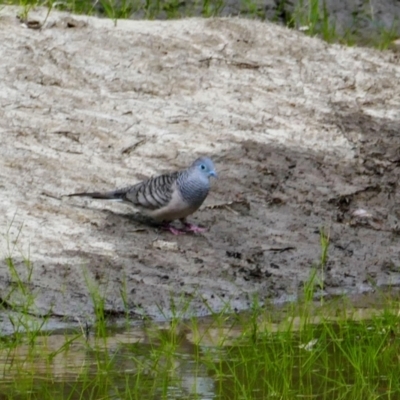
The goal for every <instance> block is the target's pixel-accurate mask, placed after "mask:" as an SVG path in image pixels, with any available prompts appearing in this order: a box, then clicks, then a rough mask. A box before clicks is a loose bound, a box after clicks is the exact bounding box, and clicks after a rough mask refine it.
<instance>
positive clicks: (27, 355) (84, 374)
mask: <svg viewBox="0 0 400 400" xmlns="http://www.w3.org/2000/svg"><path fill="white" fill-rule="evenodd" d="M350 314H351V315H350ZM343 315H345V319H343V318H344V317H343ZM391 315H393V316H394V317H393V318H398V312H397V310H388V309H385V310H383V311H382V310H378V309H368V310H366V309H360V310H352V312H351V313H350V309H347V310H345V309H343V307H342V306H340V305H339V306H338V309H337V310H333V312H332V310H331V315H330V317H329V318H328V319H326V316H325V319H324V318H323V317H322V316H323V313H322V311H320V313H319V314H318V315H314V314H313V313H312V312H310V313H309V314H308V315H307V317H306V320H307V325H305V324H304V321H305V318H304V315H303V316H302V317H300V316H296V315H294V313H293V312H292V313H287V314H285V313H284V312H281V314H280V317H279V318H276V316H275V315H274V316H271V315H270V317H269V318H268V319H266V318H263V317H264V315H263V314H259V315H258V316H257V319H254V318H253V317H251V316H250V317H249V316H245V317H244V318H243V319H242V320H240V322H239V323H238V320H237V319H236V318H237V316H234V317H232V318H231V319H228V318H225V319H224V323H223V324H222V323H220V322H219V323H218V322H216V321H215V320H213V319H208V320H205V321H203V323H202V324H199V323H195V324H194V325H193V326H192V325H190V323H187V324H184V323H183V322H182V323H180V324H178V325H172V324H169V323H164V324H160V325H158V326H150V327H149V326H146V324H145V325H143V326H140V327H139V326H136V327H131V328H129V329H128V330H125V331H122V330H114V331H111V332H109V334H108V336H107V337H106V338H101V337H100V338H99V337H97V338H96V337H95V335H94V334H91V335H90V336H89V338H88V340H86V338H85V336H84V335H83V334H82V333H80V332H78V333H63V334H53V335H51V336H45V335H43V336H41V337H37V338H35V340H34V341H33V342H34V345H30V344H29V343H28V339H29V337H28V336H27V337H26V341H27V342H26V343H22V344H13V342H12V340H10V341H9V342H3V343H1V342H0V371H1V376H0V399H1V398H2V397H1V396H2V395H5V396H6V398H21V399H25V398H26V395H27V394H28V393H30V394H32V393H33V394H35V396H34V398H40V399H53V398H68V399H106V398H112V399H129V398H132V399H148V398H149V399H203V400H211V399H220V400H222V399H224V400H225V399H229V400H231V399H236V398H237V399H239V398H252V399H255V400H256V399H260V400H261V399H267V398H295V397H306V398H321V399H326V400H328V399H329V400H331V399H332V400H333V399H336V398H338V397H340V398H343V399H345V398H346V399H347V398H349V399H350V398H352V399H353V398H360V399H364V398H370V397H368V396H367V397H365V396H366V394H368V393H369V392H368V391H371V390H372V389H373V390H374V391H375V392H376V394H377V396H378V395H379V396H380V398H383V399H386V398H391V397H390V396H389V397H388V396H386V397H385V396H384V394H386V393H387V390H388V389H387V388H388V387H389V386H390V385H393V383H392V382H393V379H394V378H393V377H396V376H397V377H398V376H400V367H399V366H398V354H400V350H399V348H398V347H399V346H398V343H397V341H396V339H397V335H398V331H399V329H398V325H399V324H398V322H393V321H397V320H391V319H390V318H391V317H390V316H391ZM349 317H350V318H349ZM347 318H349V319H352V320H353V322H351V321H348V320H347ZM374 318H375V319H376V318H379V320H378V321H380V322H379V323H375V325H373V326H372V328H371V325H370V323H369V322H365V323H361V322H362V321H364V320H367V321H371V320H373V319H374ZM328 320H329V322H327V321H328ZM345 320H346V321H347V322H346V323H343V321H345ZM354 320H355V321H354ZM396 324H397V325H396ZM277 332H279V333H277ZM374 346H375V347H374ZM396 346H397V347H396ZM396 379H398V378H396ZM389 383H390V385H389ZM371 388H372V389H371ZM340 390H343V391H346V393H345V395H344V394H343V393H342V392H340ZM363 391H364V392H363ZM375 392H374V393H375ZM60 394H61V395H60ZM355 395H356V397H354V396H355ZM60 396H61V397H60ZM352 396H353V397H352ZM360 396H361V397H360ZM362 396H364V397H362ZM392 398H394V397H392Z"/></svg>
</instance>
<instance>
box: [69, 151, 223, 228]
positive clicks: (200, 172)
mask: <svg viewBox="0 0 400 400" xmlns="http://www.w3.org/2000/svg"><path fill="white" fill-rule="evenodd" d="M211 177H214V178H218V175H217V172H216V170H215V166H214V163H213V162H212V161H211V159H210V158H209V157H199V158H197V159H196V160H195V161H194V162H193V163H192V164H191V165H190V166H189V167H188V168H186V169H183V170H180V171H175V172H170V173H166V174H163V175H158V176H154V177H151V178H149V179H146V180H144V181H142V182H139V183H136V184H135V185H133V186H127V187H124V188H122V189H116V190H112V191H108V192H82V193H72V194H68V195H67V196H68V197H73V196H80V197H90V198H92V199H101V200H114V201H116V200H117V201H122V202H125V203H129V204H131V205H133V206H135V207H136V208H137V209H138V210H139V211H141V212H142V213H144V214H145V215H147V216H149V217H151V218H152V219H153V220H154V221H155V222H159V223H161V226H162V227H163V228H165V229H166V230H168V231H170V232H171V233H172V234H174V235H180V234H185V233H187V232H194V233H199V232H205V231H206V230H207V229H206V228H202V227H200V226H197V225H194V224H191V223H189V222H187V220H186V217H188V216H189V215H191V214H193V213H194V212H195V211H197V210H198V209H199V207H200V206H201V205H202V204H203V202H204V200H205V199H206V197H207V196H208V193H209V191H210V178H211ZM177 219H179V220H180V221H181V223H182V225H183V229H178V228H175V227H173V226H172V225H171V222H172V221H174V220H177Z"/></svg>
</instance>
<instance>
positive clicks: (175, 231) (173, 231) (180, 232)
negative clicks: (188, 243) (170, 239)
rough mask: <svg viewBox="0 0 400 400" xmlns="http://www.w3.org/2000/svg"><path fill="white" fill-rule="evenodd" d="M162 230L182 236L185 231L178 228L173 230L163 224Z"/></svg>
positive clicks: (169, 225)
mask: <svg viewBox="0 0 400 400" xmlns="http://www.w3.org/2000/svg"><path fill="white" fill-rule="evenodd" d="M162 228H163V229H165V230H166V231H169V232H171V233H172V234H173V235H176V236H177V235H184V234H186V231H184V230H182V229H178V228H174V227H173V226H172V225H171V224H163V225H162Z"/></svg>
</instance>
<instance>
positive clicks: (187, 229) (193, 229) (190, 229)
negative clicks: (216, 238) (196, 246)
mask: <svg viewBox="0 0 400 400" xmlns="http://www.w3.org/2000/svg"><path fill="white" fill-rule="evenodd" d="M184 225H185V228H184V229H185V230H184V232H193V233H202V232H207V228H202V227H201V226H197V225H194V224H189V223H188V222H185V223H184Z"/></svg>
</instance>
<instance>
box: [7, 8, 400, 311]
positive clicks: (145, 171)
mask: <svg viewBox="0 0 400 400" xmlns="http://www.w3.org/2000/svg"><path fill="white" fill-rule="evenodd" d="M16 13H17V10H16V9H15V8H8V7H6V8H4V9H2V14H1V27H2V29H1V31H0V35H2V39H1V42H2V46H1V47H0V73H1V76H2V77H3V78H2V79H1V80H0V115H1V118H0V135H1V141H2V145H1V147H0V154H1V158H0V167H1V168H0V186H1V191H0V199H1V201H0V211H1V214H0V226H1V231H2V233H3V235H4V239H3V244H4V246H3V254H4V256H5V257H6V256H8V255H10V253H11V255H12V257H13V259H14V261H15V263H16V266H17V270H18V271H19V273H20V276H21V278H22V279H23V280H25V281H28V276H27V268H26V264H24V262H23V257H25V258H29V260H30V262H31V263H32V265H33V272H32V277H31V279H30V283H29V285H28V286H29V287H30V288H31V289H32V291H33V293H34V294H35V298H36V308H35V310H33V311H34V312H42V313H44V312H47V311H49V310H52V313H53V314H54V315H61V316H69V317H75V316H82V315H83V316H90V315H92V314H93V304H92V301H91V297H90V294H89V290H88V283H87V281H88V280H89V281H90V282H92V283H95V284H96V285H98V286H99V287H100V293H101V294H102V295H104V296H105V299H106V308H107V310H108V312H110V313H111V314H113V313H116V314H118V313H119V312H122V311H123V310H124V295H123V293H125V294H126V300H127V307H128V309H129V311H131V312H132V313H138V314H143V313H144V314H147V315H151V316H154V317H160V316H161V315H162V314H163V315H164V316H167V317H168V316H169V315H170V313H171V299H172V300H174V301H175V302H176V303H179V302H181V304H182V302H183V303H185V302H188V300H191V303H190V309H189V312H196V313H197V314H199V315H201V314H206V313H208V312H209V307H210V308H212V309H214V310H218V309H221V308H222V307H224V306H225V304H227V303H228V304H230V305H231V307H232V308H234V309H245V308H246V307H248V306H249V304H250V302H251V298H252V296H253V294H254V293H257V294H258V295H259V296H260V298H261V299H262V300H264V299H271V300H274V301H275V300H276V301H283V300H287V299H290V298H293V297H296V296H297V295H298V293H299V291H301V290H302V285H303V283H304V282H305V281H306V280H307V279H308V277H309V275H310V271H311V269H312V267H313V265H315V263H317V262H318V260H319V257H320V251H321V248H320V244H319V242H320V238H319V231H320V229H321V228H322V227H323V228H325V229H326V230H327V231H329V232H330V238H331V245H330V249H329V260H328V265H327V270H326V274H325V289H326V292H327V293H332V294H335V293H341V292H349V293H352V292H360V291H365V290H372V289H373V288H374V287H376V286H381V285H389V284H390V285H398V284H399V283H400V274H399V272H400V271H399V265H400V256H399V253H400V252H399V250H400V246H399V236H398V232H399V228H398V218H399V216H400V209H399V205H398V204H399V203H400V202H399V192H398V187H397V186H398V181H399V174H400V153H399V142H400V137H399V135H398V132H399V130H400V114H399V111H398V110H399V109H400V104H399V103H400V95H399V94H400V83H399V82H400V79H399V78H400V67H399V59H398V56H396V55H394V54H391V53H379V52H377V51H374V50H370V49H358V48H344V47H341V46H337V45H334V46H330V45H327V44H325V43H323V42H321V41H319V40H317V39H311V38H308V37H305V36H303V35H302V34H300V33H296V32H294V31H291V30H288V29H285V28H281V27H278V26H274V25H272V24H268V23H261V22H256V21H247V20H240V19H211V20H201V19H188V20H180V21H120V22H118V25H117V26H116V27H113V23H112V21H106V20H98V19H95V18H88V17H75V16H74V17H73V18H71V17H68V19H65V18H66V14H61V13H52V14H51V15H50V17H49V19H48V21H47V22H46V24H45V26H44V27H43V29H41V30H32V29H27V28H25V27H24V26H23V25H21V24H20V23H19V21H18V20H17V19H16V18H15V15H16ZM44 15H45V11H43V10H38V11H37V12H36V13H32V14H31V18H32V19H38V20H40V21H42V20H43V19H44ZM68 21H69V22H68ZM71 21H72V22H71ZM74 21H75V22H74ZM200 154H207V155H209V156H211V157H212V158H213V160H214V161H215V163H216V165H217V170H218V173H219V176H220V179H219V180H218V181H216V182H214V185H213V189H212V193H211V194H210V196H209V198H208V199H207V202H206V204H205V205H204V207H203V208H202V209H201V210H200V211H199V212H198V213H196V214H195V215H194V216H193V219H192V221H195V222H196V223H200V224H202V225H205V226H208V227H209V228H210V229H209V232H207V233H206V234H203V235H187V236H181V237H173V236H171V235H170V234H168V233H166V232H163V231H160V230H158V229H157V228H155V227H154V226H151V225H149V224H147V223H146V221H144V220H143V218H141V217H140V216H138V215H136V214H135V213H134V212H133V211H132V209H130V208H129V207H127V206H124V205H119V204H115V203H113V204H108V203H104V202H100V201H87V200H82V201H81V200H79V199H66V198H62V197H61V196H62V195H63V194H67V193H72V192H76V191H82V190H105V189H112V188H115V187H120V186H124V185H126V184H130V183H135V182H136V181H138V180H140V179H142V178H143V177H144V176H150V175H152V174H155V173H160V172H163V171H166V170H172V169H175V168H182V167H185V166H186V165H188V164H190V163H191V161H192V160H193V159H194V158H195V157H197V156H198V155H200ZM360 210H362V211H360ZM354 212H356V213H355V214H354ZM357 215H361V217H360V216H357ZM365 215H369V216H368V217H365ZM362 216H364V217H362ZM165 242H168V243H165ZM171 242H173V243H172V244H171ZM14 243H16V245H15V246H14ZM13 283H14V284H15V276H12V275H11V274H10V271H9V268H8V267H7V266H6V263H2V264H1V265H0V287H1V291H2V293H3V295H2V296H1V297H2V298H4V297H7V293H9V292H10V291H12V290H13V288H15V285H14V284H13ZM17 293H18V292H15V294H14V295H13V296H14V298H15V300H16V301H18V295H17ZM21 301H22V300H21ZM160 310H161V311H160Z"/></svg>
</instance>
